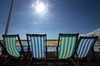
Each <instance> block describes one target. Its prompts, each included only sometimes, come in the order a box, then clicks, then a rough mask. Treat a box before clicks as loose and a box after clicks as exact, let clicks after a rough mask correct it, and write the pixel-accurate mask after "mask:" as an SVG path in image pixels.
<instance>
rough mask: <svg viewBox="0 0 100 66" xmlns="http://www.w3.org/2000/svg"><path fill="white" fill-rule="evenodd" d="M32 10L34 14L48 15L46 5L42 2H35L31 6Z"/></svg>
mask: <svg viewBox="0 0 100 66" xmlns="http://www.w3.org/2000/svg"><path fill="white" fill-rule="evenodd" d="M31 7H32V9H34V10H35V13H36V14H39V15H44V14H47V13H48V3H44V2H42V1H39V0H38V1H35V3H34V4H32V6H31Z"/></svg>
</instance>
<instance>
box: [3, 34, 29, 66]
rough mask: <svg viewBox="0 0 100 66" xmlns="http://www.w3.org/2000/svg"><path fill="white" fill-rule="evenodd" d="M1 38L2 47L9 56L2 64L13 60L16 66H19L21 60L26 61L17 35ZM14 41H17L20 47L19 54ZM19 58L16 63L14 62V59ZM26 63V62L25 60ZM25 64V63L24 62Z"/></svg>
mask: <svg viewBox="0 0 100 66" xmlns="http://www.w3.org/2000/svg"><path fill="white" fill-rule="evenodd" d="M2 36H3V41H4V42H3V43H4V47H5V48H6V51H7V52H8V54H9V59H7V60H6V61H5V62H4V63H3V64H6V63H7V62H8V61H9V60H11V59H12V60H13V61H14V62H15V63H16V64H15V65H19V64H20V63H21V61H22V60H23V59H25V60H26V59H27V58H26V56H25V52H24V50H23V46H22V44H21V40H20V37H19V35H18V34H17V35H2ZM16 39H18V41H19V44H20V47H21V52H19V51H18V50H17V47H16ZM16 57H17V58H19V59H18V61H16V60H15V59H14V58H16ZM26 61H27V60H26ZM25 63H26V62H25Z"/></svg>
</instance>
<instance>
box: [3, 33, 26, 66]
mask: <svg viewBox="0 0 100 66" xmlns="http://www.w3.org/2000/svg"><path fill="white" fill-rule="evenodd" d="M2 37H3V38H4V37H17V38H18V41H19V44H20V47H21V52H20V56H19V57H18V58H19V59H18V60H19V61H18V62H16V61H15V59H14V58H15V57H14V56H12V55H10V54H9V53H8V52H7V53H8V54H9V57H10V58H9V59H7V60H6V61H5V62H3V64H6V63H7V62H8V61H9V60H11V59H12V60H13V61H14V62H16V66H18V65H19V64H21V61H22V60H23V59H25V61H26V62H25V65H27V57H26V54H25V52H24V49H23V46H22V43H21V40H20V37H19V34H17V35H2ZM5 50H6V47H5ZM6 51H7V50H6ZM22 55H23V56H22Z"/></svg>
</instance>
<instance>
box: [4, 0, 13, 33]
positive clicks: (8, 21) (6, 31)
mask: <svg viewBox="0 0 100 66" xmlns="http://www.w3.org/2000/svg"><path fill="white" fill-rule="evenodd" d="M13 4H14V0H12V2H11V6H10V11H9V15H8V20H7V24H6V28H5V35H7V33H8V28H9V23H10V17H11V13H12V7H13Z"/></svg>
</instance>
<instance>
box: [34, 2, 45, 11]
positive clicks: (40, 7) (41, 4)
mask: <svg viewBox="0 0 100 66" xmlns="http://www.w3.org/2000/svg"><path fill="white" fill-rule="evenodd" d="M35 8H36V11H37V12H39V13H40V12H44V11H45V10H46V6H45V5H44V4H43V3H38V4H37V5H36V7H35Z"/></svg>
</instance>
